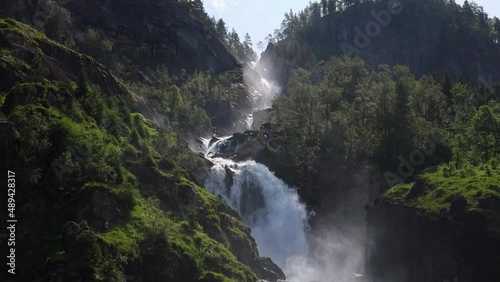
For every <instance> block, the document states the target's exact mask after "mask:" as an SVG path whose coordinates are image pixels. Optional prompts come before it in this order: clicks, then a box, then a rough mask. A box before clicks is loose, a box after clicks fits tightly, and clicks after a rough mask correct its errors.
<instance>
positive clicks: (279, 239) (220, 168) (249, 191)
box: [198, 78, 339, 282]
mask: <svg viewBox="0 0 500 282" xmlns="http://www.w3.org/2000/svg"><path fill="white" fill-rule="evenodd" d="M248 84H249V86H250V87H249V89H251V90H252V91H251V92H252V93H249V97H250V98H251V99H252V101H253V103H252V104H253V105H254V111H256V110H264V109H267V108H269V107H271V106H272V100H273V99H274V97H275V96H276V94H277V93H279V92H280V91H281V89H280V88H279V87H277V86H276V85H275V84H274V83H270V82H268V81H267V80H265V79H263V78H260V79H259V80H258V82H257V84H258V85H255V84H256V81H253V83H248ZM253 121H254V115H253V113H252V114H249V115H248V116H247V118H246V120H244V121H240V122H245V123H246V125H247V129H253V128H252V123H253ZM200 140H201V141H202V143H203V149H202V152H203V153H204V155H205V157H206V158H207V159H209V160H210V161H211V162H212V163H213V164H214V166H213V167H212V169H211V174H210V177H208V178H207V179H206V181H205V186H206V187H207V188H208V189H209V190H210V191H211V192H212V193H213V194H215V195H218V196H219V197H220V198H222V199H223V200H224V201H225V202H226V203H227V204H228V205H229V206H230V207H231V208H233V209H234V210H236V211H237V212H238V213H239V214H240V216H241V217H242V219H243V220H244V221H245V222H246V223H247V224H248V226H249V227H250V228H251V235H252V237H254V238H255V240H256V242H257V248H258V250H259V253H260V255H261V256H265V257H270V258H271V259H272V260H273V261H274V262H275V263H276V264H277V265H278V266H280V267H281V269H282V270H283V271H284V273H285V274H286V276H287V279H288V280H287V281H290V282H319V281H321V282H338V281H339V280H337V279H336V275H337V273H336V272H337V271H336V269H334V267H332V266H331V265H325V264H324V263H322V262H318V260H316V259H315V258H313V257H314V256H316V255H317V254H316V251H314V252H313V253H314V254H309V251H310V248H309V245H308V241H307V239H306V238H307V229H308V223H307V221H308V219H307V211H306V207H305V205H304V204H302V203H301V202H300V199H299V196H298V195H297V193H296V191H295V190H294V189H292V188H290V187H288V186H287V185H286V184H285V183H284V182H283V181H282V180H281V179H279V178H277V177H276V176H275V175H274V174H273V173H272V172H271V171H270V170H269V169H268V168H267V167H266V166H265V165H263V164H260V163H257V162H255V161H244V162H235V161H233V160H231V159H225V158H222V157H219V156H220V153H221V151H224V150H225V149H221V148H226V149H227V147H231V146H232V144H229V143H231V140H230V137H217V138H213V139H204V138H200ZM228 145H231V146H228ZM237 147H238V145H236V147H235V148H233V149H234V150H235V151H237V150H238V148H237ZM198 151H199V148H198ZM328 244H329V246H330V247H332V248H336V246H335V245H332V244H330V243H328ZM323 246H325V244H323ZM323 262H324V260H323Z"/></svg>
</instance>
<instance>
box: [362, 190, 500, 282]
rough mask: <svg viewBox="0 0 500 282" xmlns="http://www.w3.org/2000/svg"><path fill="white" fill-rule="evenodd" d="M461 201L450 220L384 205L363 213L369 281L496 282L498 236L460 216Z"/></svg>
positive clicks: (477, 218)
mask: <svg viewBox="0 0 500 282" xmlns="http://www.w3.org/2000/svg"><path fill="white" fill-rule="evenodd" d="M464 200H465V199H461V198H458V199H456V200H455V201H454V203H455V204H454V206H455V207H454V208H453V212H451V214H452V216H451V217H443V216H439V217H436V216H429V215H427V214H425V213H424V212H423V211H420V210H418V209H415V208H412V207H407V206H404V205H401V204H394V203H389V202H386V201H380V202H378V203H376V204H375V206H374V207H372V208H369V209H367V211H368V216H367V222H368V238H369V239H370V241H369V245H368V251H367V255H368V256H367V273H368V275H369V277H370V278H372V280H371V281H374V282H382V281H383V282H392V281H394V282H396V281H398V282H442V281H463V282H473V281H489V282H493V281H498V277H499V276H500V269H499V268H498V265H500V255H499V254H498V250H499V249H500V233H499V232H498V230H496V231H495V230H492V229H490V228H489V227H488V226H489V224H488V223H487V221H485V220H484V219H482V218H481V217H480V216H477V215H474V214H468V215H464V214H463V212H462V211H463V208H464V206H465V204H466V201H464ZM457 213H461V214H460V215H459V214H457Z"/></svg>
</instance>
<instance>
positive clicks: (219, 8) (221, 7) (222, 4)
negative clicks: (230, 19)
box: [210, 0, 229, 13]
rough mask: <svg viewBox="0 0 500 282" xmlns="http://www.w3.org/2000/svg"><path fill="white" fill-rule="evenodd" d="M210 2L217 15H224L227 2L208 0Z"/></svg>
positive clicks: (223, 0)
mask: <svg viewBox="0 0 500 282" xmlns="http://www.w3.org/2000/svg"><path fill="white" fill-rule="evenodd" d="M210 2H212V5H213V6H214V8H215V10H217V12H219V13H224V12H225V11H226V10H227V8H228V7H229V5H228V3H227V0H210Z"/></svg>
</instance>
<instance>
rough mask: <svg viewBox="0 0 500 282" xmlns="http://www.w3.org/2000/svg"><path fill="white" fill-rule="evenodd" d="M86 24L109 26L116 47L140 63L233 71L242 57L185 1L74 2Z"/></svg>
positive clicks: (176, 69)
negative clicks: (214, 32)
mask: <svg viewBox="0 0 500 282" xmlns="http://www.w3.org/2000/svg"><path fill="white" fill-rule="evenodd" d="M68 7H69V10H70V12H71V14H72V16H73V17H75V18H76V19H77V21H78V22H79V24H80V25H81V26H91V27H95V28H99V29H103V30H105V31H106V33H107V34H108V35H109V36H110V37H111V38H114V39H115V40H116V42H115V44H116V45H115V48H117V49H118V50H122V52H124V53H125V54H129V55H131V56H129V57H130V58H134V60H135V61H136V62H135V63H136V64H137V65H142V66H149V67H152V68H154V67H155V66H157V65H161V64H163V65H166V66H167V67H168V69H169V71H173V72H174V73H178V72H179V71H180V70H181V69H185V70H187V71H193V70H195V69H196V70H199V71H207V70H209V71H212V72H215V73H220V72H223V71H227V70H229V69H232V68H233V67H234V66H235V65H236V64H237V60H236V59H235V58H234V56H232V55H231V53H230V52H229V51H228V50H227V49H226V47H225V46H224V45H223V43H222V42H221V41H220V40H219V39H217V37H216V36H215V34H213V33H212V32H211V31H209V30H208V28H207V27H205V26H203V24H202V23H201V22H200V20H198V19H197V18H196V17H195V16H193V11H190V10H188V8H186V7H184V5H183V3H182V2H177V1H165V0H161V1H160V0H148V1H138V0H127V1H97V0H89V1H71V3H70V4H69V5H68Z"/></svg>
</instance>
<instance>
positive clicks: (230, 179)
mask: <svg viewBox="0 0 500 282" xmlns="http://www.w3.org/2000/svg"><path fill="white" fill-rule="evenodd" d="M224 170H225V171H226V177H225V178H224V184H225V185H226V193H227V194H228V195H229V193H230V192H231V187H233V183H234V174H235V172H234V171H233V170H232V169H230V168H229V167H228V166H227V165H226V166H225V167H224Z"/></svg>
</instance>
